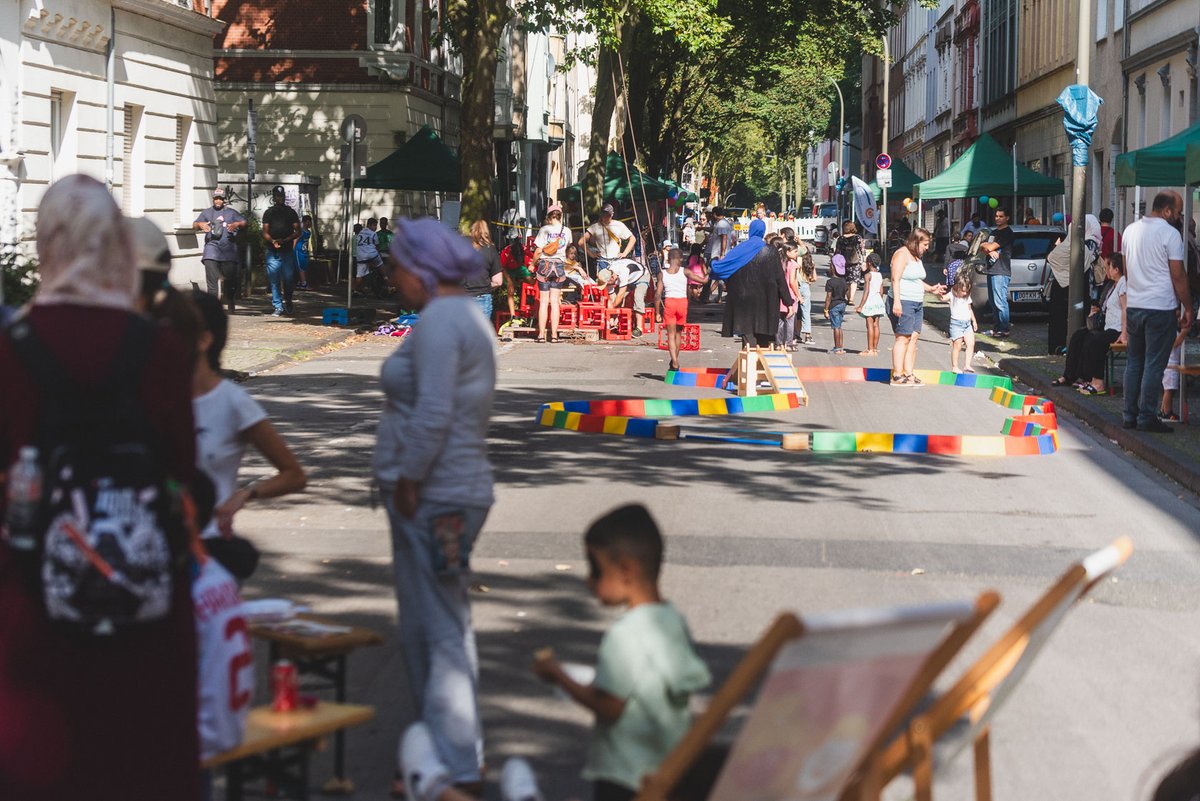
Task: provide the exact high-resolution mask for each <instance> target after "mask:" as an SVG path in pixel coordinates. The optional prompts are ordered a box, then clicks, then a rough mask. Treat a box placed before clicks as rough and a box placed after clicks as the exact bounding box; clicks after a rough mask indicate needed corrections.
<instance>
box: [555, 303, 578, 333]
mask: <svg viewBox="0 0 1200 801" xmlns="http://www.w3.org/2000/svg"><path fill="white" fill-rule="evenodd" d="M558 327H559V328H578V327H579V307H578V306H576V305H575V304H574V303H564V304H563V305H562V306H559V307H558Z"/></svg>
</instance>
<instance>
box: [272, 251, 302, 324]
mask: <svg viewBox="0 0 1200 801" xmlns="http://www.w3.org/2000/svg"><path fill="white" fill-rule="evenodd" d="M267 283H269V284H270V285H271V305H272V306H274V307H275V311H283V304H284V303H285V302H287V303H288V304H289V305H290V304H291V302H292V290H294V289H295V288H296V251H294V250H292V249H291V248H274V247H268V248H267ZM280 284H282V285H283V292H282V294H281V293H280Z"/></svg>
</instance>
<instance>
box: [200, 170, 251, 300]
mask: <svg viewBox="0 0 1200 801" xmlns="http://www.w3.org/2000/svg"><path fill="white" fill-rule="evenodd" d="M245 227H246V218H245V217H243V216H242V215H240V214H238V213H237V212H236V211H234V210H233V209H231V208H230V207H229V206H226V205H225V190H223V189H220V188H217V189H214V190H213V193H212V205H211V206H209V207H208V208H207V209H205V210H204V211H202V212H200V214H198V215H197V216H196V221H195V222H193V223H192V228H193V229H194V230H196V231H202V232H203V233H204V254H203V255H202V256H201V258H200V260H201V262H202V263H203V264H204V278H205V281H206V283H207V284H208V287H207V288H208V294H210V295H217V294H218V291H217V285H218V282H219V281H224V282H225V296H226V297H227V298H229V299H232V298H235V297H237V291H238V252H237V232H238V231H240V230H242V229H243V228H245Z"/></svg>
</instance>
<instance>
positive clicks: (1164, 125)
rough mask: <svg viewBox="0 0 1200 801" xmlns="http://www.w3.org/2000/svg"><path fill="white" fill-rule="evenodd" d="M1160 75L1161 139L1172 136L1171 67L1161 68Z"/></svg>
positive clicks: (1159, 129)
mask: <svg viewBox="0 0 1200 801" xmlns="http://www.w3.org/2000/svg"><path fill="white" fill-rule="evenodd" d="M1158 77H1159V78H1160V79H1161V80H1162V109H1161V111H1160V116H1161V119H1160V120H1159V128H1158V138H1159V140H1160V141H1161V140H1163V139H1167V138H1169V137H1170V136H1171V73H1170V70H1169V68H1166V67H1164V68H1163V69H1160V70H1159V71H1158Z"/></svg>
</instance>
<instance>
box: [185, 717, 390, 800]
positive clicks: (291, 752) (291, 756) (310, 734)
mask: <svg viewBox="0 0 1200 801" xmlns="http://www.w3.org/2000/svg"><path fill="white" fill-rule="evenodd" d="M373 717H375V710H374V709H373V708H371V707H369V706H357V705H354V704H334V703H329V702H324V701H323V702H320V703H318V704H317V705H316V706H315V707H313V708H312V709H298V710H296V711H294V712H272V711H271V708H270V707H269V706H260V707H255V708H254V709H251V710H250V713H249V715H247V717H246V733H245V736H244V737H243V738H242V744H241V745H239V746H238V747H237V748H231V749H230V750H228V751H223V752H221V753H219V754H216V755H215V756H212V757H209V758H208V759H206V760H205V761H204V763H203V767H205V768H217V767H222V766H223V767H224V768H225V776H226V782H227V787H226V798H227V799H228V801H242V798H243V784H244V783H245V782H248V781H253V780H255V779H260V778H261V779H267V780H268V781H270V782H273V783H274V784H276V785H277V786H278V787H280V788H283V789H286V790H289V791H291V792H292V793H294V794H295V797H297V798H299V799H301V800H302V801H303V799H307V798H308V755H309V752H310V751H311V750H312V744H313V743H314V742H315V741H317V740H319V739H321V738H322V737H326V736H328V735H330V734H335V735H340V734H342V732H343V731H344V730H345V729H346V728H348V727H350V726H357V725H359V724H361V723H366V722H367V721H368V720H370V719H371V718H373Z"/></svg>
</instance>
